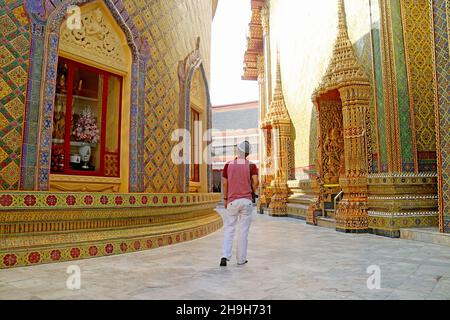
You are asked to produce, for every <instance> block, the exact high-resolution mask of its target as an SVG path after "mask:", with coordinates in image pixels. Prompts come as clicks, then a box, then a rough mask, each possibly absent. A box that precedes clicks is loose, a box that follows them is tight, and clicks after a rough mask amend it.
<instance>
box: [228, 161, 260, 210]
mask: <svg viewBox="0 0 450 320" xmlns="http://www.w3.org/2000/svg"><path fill="white" fill-rule="evenodd" d="M250 173H251V175H252V176H257V175H258V167H257V166H256V164H254V163H250V161H248V160H244V159H234V160H233V161H229V162H227V163H226V164H225V167H224V168H223V174H222V176H223V177H224V178H226V179H227V180H228V203H230V202H232V201H234V200H236V199H249V200H252V187H251V184H250ZM225 198H227V195H225Z"/></svg>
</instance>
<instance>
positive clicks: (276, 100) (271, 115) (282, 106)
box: [264, 51, 291, 124]
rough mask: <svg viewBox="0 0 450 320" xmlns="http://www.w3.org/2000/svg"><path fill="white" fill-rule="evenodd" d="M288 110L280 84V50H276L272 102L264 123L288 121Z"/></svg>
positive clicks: (289, 119)
mask: <svg viewBox="0 0 450 320" xmlns="http://www.w3.org/2000/svg"><path fill="white" fill-rule="evenodd" d="M290 121H291V118H290V117H289V112H288V110H287V108H286V103H285V101H284V96H283V86H282V84H281V67H280V52H279V51H277V73H276V81H275V89H274V92H273V98H272V102H271V104H270V107H269V112H268V113H267V115H266V118H265V121H264V122H265V123H266V124H273V123H274V122H289V123H290Z"/></svg>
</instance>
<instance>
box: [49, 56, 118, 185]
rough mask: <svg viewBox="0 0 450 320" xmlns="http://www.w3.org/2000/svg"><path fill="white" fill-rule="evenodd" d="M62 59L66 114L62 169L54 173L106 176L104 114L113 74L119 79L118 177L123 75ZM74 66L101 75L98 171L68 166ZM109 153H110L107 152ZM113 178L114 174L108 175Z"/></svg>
mask: <svg viewBox="0 0 450 320" xmlns="http://www.w3.org/2000/svg"><path fill="white" fill-rule="evenodd" d="M59 59H60V60H61V59H62V60H63V61H64V62H65V63H66V64H67V67H68V79H67V88H68V90H67V96H66V115H65V133H64V171H63V172H58V173H55V174H63V175H80V176H97V177H106V175H105V154H106V150H105V149H106V115H107V108H108V80H109V76H110V75H112V76H115V77H117V78H119V79H120V96H119V115H118V116H119V122H118V126H119V127H118V136H117V141H118V144H117V146H118V147H117V148H118V151H117V158H118V171H119V175H118V176H117V177H120V147H121V145H120V143H121V139H120V138H121V131H122V130H121V129H122V94H123V92H122V91H123V76H121V75H118V74H115V73H112V72H109V71H106V70H101V69H98V68H95V67H92V66H89V65H86V64H83V63H80V62H77V61H74V60H70V59H67V58H63V57H59ZM75 68H81V69H84V70H88V71H91V72H95V73H97V74H99V75H103V92H102V121H101V125H100V127H101V128H100V168H99V170H98V171H86V170H74V169H71V168H70V137H71V129H72V121H71V120H72V119H71V118H72V117H71V115H72V101H73V99H72V98H73V89H74V88H73V77H74V70H75ZM109 154H112V153H111V152H109ZM108 177H111V178H114V177H116V176H108Z"/></svg>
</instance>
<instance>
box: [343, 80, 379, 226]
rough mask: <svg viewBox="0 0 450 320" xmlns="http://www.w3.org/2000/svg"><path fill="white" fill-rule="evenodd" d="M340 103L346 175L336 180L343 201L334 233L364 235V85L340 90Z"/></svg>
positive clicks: (366, 98) (367, 97)
mask: <svg viewBox="0 0 450 320" xmlns="http://www.w3.org/2000/svg"><path fill="white" fill-rule="evenodd" d="M339 93H340V96H341V100H342V115H343V132H344V162H345V173H344V176H341V177H340V178H339V184H340V186H341V189H342V191H343V192H344V198H343V199H342V201H341V202H340V203H339V206H338V208H337V210H336V230H337V231H342V232H352V233H353V232H367V231H368V217H367V157H366V113H367V110H368V108H369V104H370V94H371V90H370V87H369V86H366V85H352V86H346V87H343V88H341V89H339Z"/></svg>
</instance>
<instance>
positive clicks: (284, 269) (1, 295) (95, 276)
mask: <svg viewBox="0 0 450 320" xmlns="http://www.w3.org/2000/svg"><path fill="white" fill-rule="evenodd" d="M219 212H221V213H223V209H219ZM222 235H223V231H222V230H221V231H218V232H216V233H215V234H212V235H209V236H207V237H205V238H201V239H198V240H194V241H191V242H185V243H181V244H177V245H173V246H169V247H163V248H159V249H153V250H148V251H142V252H137V253H130V254H122V255H118V256H111V257H102V258H96V259H88V260H80V261H72V262H64V263H57V264H47V265H38V266H34V267H25V268H15V269H8V270H0V299H252V300H253V299H255V300H258V299H450V248H449V247H445V246H439V245H434V244H427V243H422V242H415V241H410V240H403V239H389V238H384V237H379V236H374V235H370V234H362V235H355V234H342V233H338V232H336V231H334V230H330V229H325V228H319V227H314V226H309V225H306V224H305V222H303V221H301V220H296V219H291V218H272V217H268V216H261V215H259V214H255V215H254V221H253V224H252V227H251V229H250V238H249V255H248V260H249V263H248V264H246V265H244V266H237V265H236V261H235V260H234V258H233V260H232V261H231V262H229V265H228V266H227V267H225V268H224V267H222V268H221V267H219V260H220V256H221V243H222ZM74 264H76V265H78V266H79V267H80V268H81V289H80V290H75V291H72V290H68V289H66V280H67V278H68V276H69V274H67V273H66V270H67V267H68V266H70V265H74ZM371 265H377V266H379V268H380V271H381V289H378V290H377V289H374V290H370V289H368V288H367V279H368V278H369V277H370V276H371V274H368V273H367V272H366V271H367V268H368V267H369V266H371Z"/></svg>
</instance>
